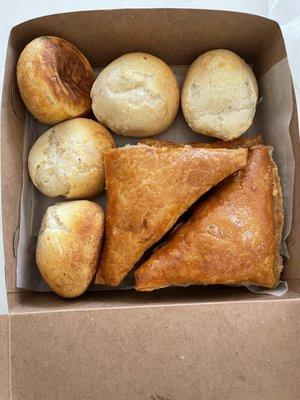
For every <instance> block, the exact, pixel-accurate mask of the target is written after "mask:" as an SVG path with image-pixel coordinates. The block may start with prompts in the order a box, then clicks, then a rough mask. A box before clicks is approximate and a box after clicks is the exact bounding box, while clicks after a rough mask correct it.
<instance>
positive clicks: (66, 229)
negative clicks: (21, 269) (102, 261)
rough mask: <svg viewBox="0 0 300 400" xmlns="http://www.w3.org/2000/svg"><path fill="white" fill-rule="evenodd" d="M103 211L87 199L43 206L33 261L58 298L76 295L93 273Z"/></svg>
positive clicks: (100, 239) (84, 286) (101, 227)
mask: <svg viewBox="0 0 300 400" xmlns="http://www.w3.org/2000/svg"><path fill="white" fill-rule="evenodd" d="M103 231H104V213H103V211H102V209H101V207H100V206H98V204H96V203H93V202H92V201H88V200H77V201H69V202H66V203H57V204H55V205H54V206H51V207H49V208H48V209H47V211H46V213H45V215H44V217H43V220H42V224H41V229H40V232H39V236H38V241H37V248H36V263H37V265H38V268H39V270H40V272H41V275H42V277H43V278H44V280H45V281H46V282H47V283H48V285H49V286H50V287H51V289H52V290H53V291H54V292H56V293H57V294H59V295H60V296H62V297H76V296H80V295H81V294H82V293H83V292H85V290H86V289H87V288H88V286H89V284H90V283H91V281H92V279H93V277H94V274H95V272H96V268H97V264H98V259H99V253H100V248H101V242H102V237H103Z"/></svg>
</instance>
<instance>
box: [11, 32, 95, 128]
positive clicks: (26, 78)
mask: <svg viewBox="0 0 300 400" xmlns="http://www.w3.org/2000/svg"><path fill="white" fill-rule="evenodd" d="M94 80H95V77H94V73H93V70H92V67H91V66H90V63H89V62H88V60H87V59H86V58H85V56H84V55H83V54H82V53H81V52H80V51H79V50H78V49H77V48H76V47H75V46H74V45H72V44H71V43H69V42H67V41H66V40H64V39H61V38H58V37H55V36H42V37H39V38H37V39H34V40H33V41H32V42H30V43H29V44H28V45H27V46H26V47H25V49H24V50H23V51H22V53H21V55H20V58H19V60H18V64H17V82H18V88H19V91H20V94H21V97H22V99H23V101H24V103H25V105H26V107H27V108H28V110H29V111H30V112H31V114H32V115H33V116H34V117H35V118H37V119H38V120H39V121H41V122H43V123H45V124H49V125H54V124H57V123H59V122H61V121H64V120H66V119H70V118H74V117H79V116H83V115H85V114H87V113H88V112H89V111H90V110H91V103H92V102H91V98H90V91H91V88H92V85H93V82H94Z"/></svg>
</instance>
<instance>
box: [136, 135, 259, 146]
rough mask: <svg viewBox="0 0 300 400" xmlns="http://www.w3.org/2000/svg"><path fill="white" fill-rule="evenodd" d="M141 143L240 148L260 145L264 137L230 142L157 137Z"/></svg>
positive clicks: (244, 138) (245, 138)
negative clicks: (206, 141)
mask: <svg viewBox="0 0 300 400" xmlns="http://www.w3.org/2000/svg"><path fill="white" fill-rule="evenodd" d="M140 143H141V144H146V145H147V146H154V147H170V148H175V147H184V146H186V145H187V144H188V145H189V146H191V147H195V148H200V149H201V148H202V149H238V148H240V147H242V148H245V149H249V148H250V147H253V146H258V145H260V144H262V137H261V136H260V135H256V136H252V137H248V138H247V137H241V138H237V139H233V140H229V141H228V142H224V141H223V140H217V141H216V142H211V143H202V142H197V143H175V142H169V141H163V140H155V139H141V140H140Z"/></svg>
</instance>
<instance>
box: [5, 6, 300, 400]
mask: <svg viewBox="0 0 300 400" xmlns="http://www.w3.org/2000/svg"><path fill="white" fill-rule="evenodd" d="M41 35H56V36H61V37H63V38H65V39H67V40H69V41H71V42H72V43H74V44H75V45H77V46H78V47H79V48H80V49H81V50H83V52H84V53H85V55H86V56H87V58H88V59H89V60H90V61H91V64H92V65H93V66H95V67H103V66H105V65H107V64H108V63H109V62H111V61H112V60H113V59H115V58H116V57H118V56H120V55H121V54H124V53H126V52H131V51H145V52H149V53H153V54H155V55H157V56H158V57H161V58H163V59H164V60H165V61H167V62H168V64H170V65H185V64H190V63H191V62H192V61H193V60H194V59H195V58H196V57H197V56H198V55H199V54H201V53H202V52H204V51H206V50H209V49H214V48H228V49H231V50H233V51H236V52H237V53H238V54H240V55H241V56H242V57H244V58H245V59H246V60H247V61H248V62H249V63H251V64H252V65H253V67H254V70H255V73H256V75H257V77H260V76H261V75H262V74H263V73H264V72H266V71H268V70H269V69H270V68H271V67H272V66H273V65H275V64H276V63H277V62H278V61H280V60H282V59H283V58H285V57H286V53H285V46H284V42H283V38H282V35H281V32H280V28H279V26H278V25H277V23H275V22H274V21H271V20H268V19H265V18H261V17H256V16H253V15H247V14H241V13H233V12H217V11H203V10H180V9H176V10H171V9H160V10H154V9H151V10H116V11H92V12H78V13H68V14H59V15H52V16H47V17H42V18H38V19H34V20H31V21H27V22H25V23H23V24H20V25H18V26H16V27H15V28H14V29H13V30H12V31H11V34H10V38H9V43H8V50H7V59H6V68H5V77H4V87H3V99H2V110H1V124H2V128H1V129H2V131H1V135H2V193H3V196H2V199H3V204H2V207H3V230H4V232H3V234H4V249H5V266H6V280H7V282H6V283H7V295H8V300H9V305H10V314H9V316H3V317H0V363H1V369H0V399H3V400H6V399H8V398H11V399H13V400H27V399H28V400H29V399H30V400H35V399H39V400H40V399H43V400H48V399H49V400H50V399H51V400H52V399H56V400H69V399H70V400H71V399H72V400H77V399H97V400H98V399H101V400H106V399H107V400H108V399H109V400H113V399H124V400H125V399H126V400H127V399H152V400H162V399H164V400H167V399H169V400H182V399H189V400H200V399H203V400H204V399H205V400H216V399H230V400H235V399H239V400H241V399H243V400H247V399H249V400H250V399H251V400H255V399H259V400H261V399H263V400H267V399H272V400H277V399H280V400H285V399H286V400H298V399H299V398H300V350H299V349H300V318H299V316H300V267H299V262H298V260H299V259H300V254H299V253H300V204H299V203H300V183H299V182H300V179H299V177H300V147H299V136H298V122H297V115H296V104H295V99H294V107H293V115H292V120H291V124H290V135H291V139H292V143H293V151H294V157H295V162H296V171H295V189H294V209H293V222H292V232H291V234H290V236H289V239H288V249H289V254H290V259H289V261H288V262H287V265H286V267H285V272H284V277H285V279H286V280H287V281H288V284H289V291H288V293H287V294H285V295H284V296H283V297H280V298H278V299H277V298H274V297H270V296H268V295H256V294H252V293H250V292H248V291H247V290H246V289H244V288H227V287H225V288H222V287H190V288H186V289H182V288H172V289H166V290H162V291H158V292H154V293H135V292H133V291H123V292H116V291H111V292H98V293H87V294H86V295H84V296H83V297H81V298H80V299H77V300H69V301H66V300H63V299H60V298H58V297H57V296H55V295H53V294H45V293H44V294H40V293H30V292H27V291H21V290H18V289H17V288H16V285H15V281H16V274H15V269H16V246H17V241H18V227H19V223H20V213H19V205H20V194H21V187H22V179H21V178H22V169H23V168H26V165H23V154H22V151H23V135H24V126H25V116H26V110H25V107H24V105H23V103H22V101H21V99H20V97H19V94H18V90H17V87H16V77H15V67H16V63H17V59H18V56H19V55H20V52H21V51H22V49H23V48H24V46H25V45H26V44H27V43H28V42H29V41H30V40H32V39H34V38H35V37H37V36H41ZM278 97H279V98H280V93H278ZM2 365H3V367H2Z"/></svg>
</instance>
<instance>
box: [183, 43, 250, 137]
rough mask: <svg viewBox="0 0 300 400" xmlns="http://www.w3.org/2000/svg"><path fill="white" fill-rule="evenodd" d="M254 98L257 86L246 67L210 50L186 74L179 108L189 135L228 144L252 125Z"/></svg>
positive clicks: (227, 53) (226, 53) (225, 52)
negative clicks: (211, 137)
mask: <svg viewBox="0 0 300 400" xmlns="http://www.w3.org/2000/svg"><path fill="white" fill-rule="evenodd" d="M257 98H258V88H257V82H256V79H255V76H254V74H253V72H252V70H251V68H250V67H249V65H247V64H246V63H245V61H244V60H243V59H242V58H240V57H239V56H238V55H237V54H235V53H233V52H232V51H229V50H212V51H208V52H207V53H204V54H202V55H201V56H200V57H198V58H197V60H196V61H194V62H193V64H192V65H191V67H190V69H189V70H188V72H187V75H186V78H185V81H184V84H183V88H182V94H181V106H182V111H183V114H184V117H185V119H186V121H187V123H188V124H189V126H190V127H191V129H192V130H193V131H195V132H198V133H202V134H203V135H206V136H214V137H216V138H219V139H222V140H231V139H234V138H237V137H238V136H240V135H241V134H243V133H244V132H245V131H246V130H247V129H248V128H249V127H250V125H251V124H252V120H253V117H254V114H255V110H256V104H257Z"/></svg>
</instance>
